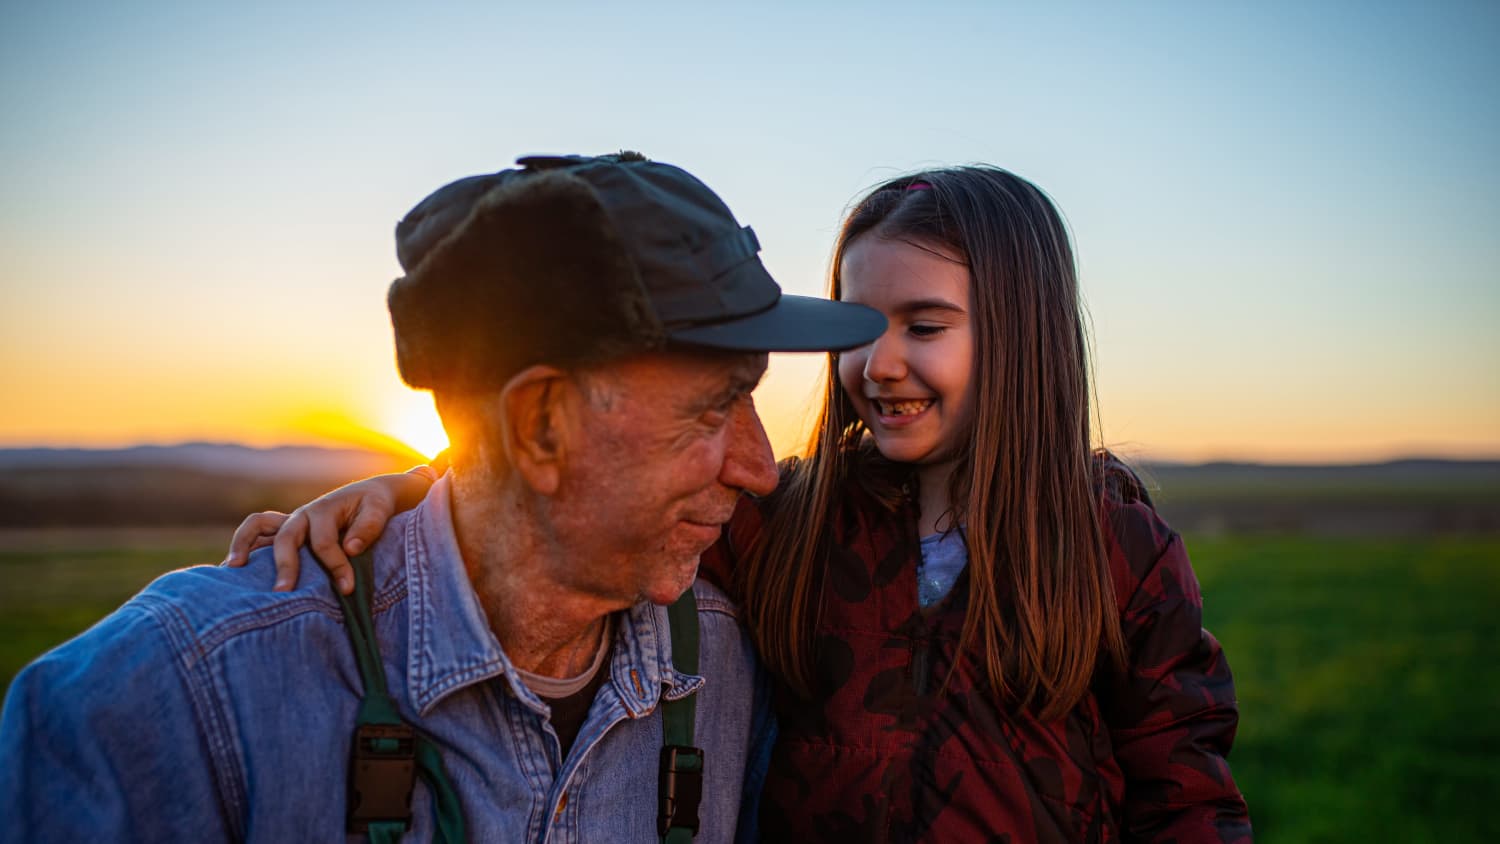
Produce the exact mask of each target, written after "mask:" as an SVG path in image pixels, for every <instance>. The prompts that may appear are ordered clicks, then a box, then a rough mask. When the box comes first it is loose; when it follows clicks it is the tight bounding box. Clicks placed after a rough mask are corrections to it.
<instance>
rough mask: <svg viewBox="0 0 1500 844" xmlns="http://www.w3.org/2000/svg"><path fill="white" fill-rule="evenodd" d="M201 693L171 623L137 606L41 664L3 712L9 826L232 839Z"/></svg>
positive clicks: (18, 684)
mask: <svg viewBox="0 0 1500 844" xmlns="http://www.w3.org/2000/svg"><path fill="white" fill-rule="evenodd" d="M191 697H192V695H191V692H190V689H189V687H188V685H187V683H185V682H184V679H183V676H182V674H181V673H180V672H179V670H178V665H177V661H176V660H175V659H174V658H173V653H172V649H171V648H170V646H169V644H168V642H167V641H166V636H165V634H164V631H163V630H162V629H161V627H160V626H159V625H158V624H157V623H156V621H155V619H154V618H152V616H151V615H150V613H149V612H146V611H143V610H141V609H140V608H139V607H136V606H133V605H127V606H126V607H125V608H123V609H121V610H119V611H117V612H116V613H114V614H113V615H111V616H109V617H108V618H106V619H105V620H104V621H102V622H100V623H99V624H98V625H96V626H95V627H93V628H92V629H91V630H89V631H88V632H86V633H84V634H83V635H81V636H79V637H78V638H75V639H73V640H72V641H70V642H68V643H67V644H65V645H63V646H61V647H59V648H58V649H56V650H54V651H51V652H49V653H48V654H46V655H44V656H42V657H41V658H40V659H38V660H37V661H36V662H34V663H32V664H31V665H30V666H29V667H27V668H26V669H25V670H24V671H22V672H21V673H20V674H19V675H17V676H16V678H15V681H14V682H13V683H12V684H11V687H10V691H9V693H8V694H7V696H6V699H5V709H4V712H3V714H0V759H3V760H4V761H3V763H0V816H3V817H4V818H5V824H6V828H7V830H8V831H9V832H10V833H14V834H15V835H16V840H18V841H37V842H47V841H93V840H109V841H186V840H196V841H214V840H226V839H228V838H230V837H231V832H230V830H229V829H228V827H227V825H226V823H225V820H224V813H223V812H222V811H221V809H220V807H221V805H222V804H221V801H220V797H219V794H218V793H217V789H216V787H215V785H214V782H215V777H214V769H213V766H212V762H211V760H210V753H209V750H208V747H207V746H206V742H205V740H204V738H203V737H202V734H201V733H200V731H199V730H198V728H197V723H198V720H197V719H196V718H195V717H194V706H193V702H192V699H191ZM0 837H5V836H0Z"/></svg>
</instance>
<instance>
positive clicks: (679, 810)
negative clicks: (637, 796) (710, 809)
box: [656, 744, 703, 835]
mask: <svg viewBox="0 0 1500 844" xmlns="http://www.w3.org/2000/svg"><path fill="white" fill-rule="evenodd" d="M702 800H703V750H702V749H701V748H697V747H683V746H682V745H680V744H669V745H666V746H664V747H662V749H661V771H660V775H659V776H658V778H657V782H656V802H657V814H656V831H657V834H658V835H666V834H667V831H668V830H670V829H672V828H673V827H679V828H682V829H688V830H692V833H693V834H694V835H697V834H698V804H699V803H700V802H702Z"/></svg>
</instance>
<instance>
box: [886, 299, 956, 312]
mask: <svg viewBox="0 0 1500 844" xmlns="http://www.w3.org/2000/svg"><path fill="white" fill-rule="evenodd" d="M895 311H896V313H898V314H914V313H916V312H918V311H952V312H954V313H956V314H966V313H968V311H965V310H964V309H963V308H961V307H959V306H958V305H957V304H955V303H953V302H950V301H948V300H947V299H913V300H911V301H909V302H902V303H901V304H899V305H897V306H896V308H895Z"/></svg>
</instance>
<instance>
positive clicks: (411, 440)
mask: <svg viewBox="0 0 1500 844" xmlns="http://www.w3.org/2000/svg"><path fill="white" fill-rule="evenodd" d="M383 416H384V418H385V426H384V428H385V430H386V432H387V433H389V434H390V435H391V436H393V437H395V438H396V439H398V440H400V441H401V442H403V443H406V444H407V445H408V446H410V447H411V448H412V450H414V451H416V452H417V453H418V454H421V455H423V456H425V457H429V458H430V457H435V456H437V453H438V452H440V451H442V450H443V449H445V448H447V447H448V432H447V431H444V430H443V422H442V420H441V419H439V418H438V414H437V409H436V408H434V407H433V406H432V394H431V393H428V392H418V391H416V390H406V391H403V392H401V393H399V394H397V395H396V396H394V397H393V398H392V399H391V401H390V402H389V403H388V405H387V407H386V412H385V413H384V414H383Z"/></svg>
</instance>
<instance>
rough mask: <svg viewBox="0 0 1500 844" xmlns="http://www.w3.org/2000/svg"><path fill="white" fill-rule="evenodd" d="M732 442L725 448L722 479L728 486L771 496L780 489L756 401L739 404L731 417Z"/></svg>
mask: <svg viewBox="0 0 1500 844" xmlns="http://www.w3.org/2000/svg"><path fill="white" fill-rule="evenodd" d="M728 424H729V441H728V443H727V444H726V445H725V448H724V467H723V470H722V471H721V472H720V473H719V480H720V482H722V483H723V484H724V485H725V486H727V487H730V488H733V489H740V490H744V491H745V492H749V493H751V494H754V495H769V494H770V493H771V490H773V489H775V488H776V480H777V477H778V474H777V471H776V457H775V455H774V454H772V452H771V441H770V439H768V438H767V437H766V429H765V427H764V426H763V425H761V424H760V415H759V414H757V413H756V412H755V401H754V399H752V398H751V397H750V396H746V397H745V399H744V400H743V401H741V402H737V403H736V404H735V408H734V410H733V411H731V412H730V418H729V423H728Z"/></svg>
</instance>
